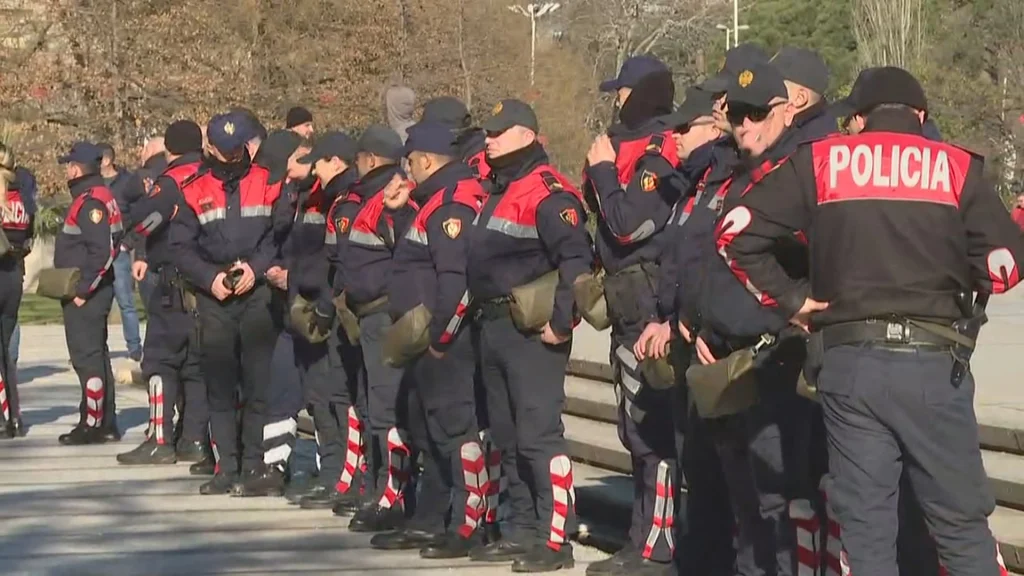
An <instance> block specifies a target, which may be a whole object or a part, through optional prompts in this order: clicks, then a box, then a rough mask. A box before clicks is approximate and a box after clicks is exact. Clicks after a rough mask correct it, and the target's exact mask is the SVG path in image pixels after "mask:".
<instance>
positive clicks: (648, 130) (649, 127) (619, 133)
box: [608, 116, 668, 142]
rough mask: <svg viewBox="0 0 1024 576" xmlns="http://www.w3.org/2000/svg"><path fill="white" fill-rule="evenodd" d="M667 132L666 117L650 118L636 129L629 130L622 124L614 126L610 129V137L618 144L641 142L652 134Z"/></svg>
mask: <svg viewBox="0 0 1024 576" xmlns="http://www.w3.org/2000/svg"><path fill="white" fill-rule="evenodd" d="M665 130H668V125H666V124H665V120H664V117H663V116H662V117H657V118H649V119H647V120H645V121H644V122H643V123H642V124H640V125H639V126H637V127H635V128H629V127H628V126H626V125H625V124H623V123H621V122H619V123H617V124H612V125H611V126H610V127H609V128H608V137H609V138H613V139H615V140H616V141H618V142H628V141H630V140H639V139H641V138H644V137H646V136H650V135H651V134H658V133H661V132H664V131H665Z"/></svg>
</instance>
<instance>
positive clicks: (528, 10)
mask: <svg viewBox="0 0 1024 576" xmlns="http://www.w3.org/2000/svg"><path fill="white" fill-rule="evenodd" d="M561 7H562V5H561V4H559V3H558V2H545V3H543V4H532V3H531V4H527V5H526V6H520V5H518V4H513V5H511V6H508V9H509V10H511V11H512V12H514V13H516V14H522V15H523V16H526V17H528V18H529V19H530V86H533V76H534V69H535V68H536V65H537V19H538V18H540V17H541V16H546V15H548V14H551V13H552V12H554V11H555V10H558V9H559V8H561Z"/></svg>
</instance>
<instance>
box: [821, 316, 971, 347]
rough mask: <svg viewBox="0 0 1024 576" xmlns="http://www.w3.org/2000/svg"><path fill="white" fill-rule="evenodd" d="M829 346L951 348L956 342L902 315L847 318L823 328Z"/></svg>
mask: <svg viewBox="0 0 1024 576" xmlns="http://www.w3.org/2000/svg"><path fill="white" fill-rule="evenodd" d="M821 337H822V340H823V342H824V345H825V349H826V350H828V349H829V348H835V347H836V346H847V345H851V344H868V345H873V346H881V347H887V348H888V347H891V348H897V349H907V348H933V349H935V348H949V347H951V346H953V344H954V343H953V342H952V341H950V340H949V339H947V338H943V337H942V336H939V335H937V334H932V333H931V332H928V331H926V330H923V329H921V328H919V327H917V326H914V325H913V324H911V323H910V322H908V321H906V320H901V319H893V320H864V321H860V322H844V323H842V324H834V325H832V326H827V327H825V328H823V329H822V330H821Z"/></svg>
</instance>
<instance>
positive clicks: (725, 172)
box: [698, 134, 740, 183]
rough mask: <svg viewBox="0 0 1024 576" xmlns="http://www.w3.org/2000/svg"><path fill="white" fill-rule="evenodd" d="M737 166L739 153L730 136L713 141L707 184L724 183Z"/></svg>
mask: <svg viewBox="0 0 1024 576" xmlns="http://www.w3.org/2000/svg"><path fill="white" fill-rule="evenodd" d="M739 165H740V153H739V149H738V148H737V147H736V141H735V140H734V139H733V137H732V134H726V135H725V136H722V137H721V138H719V139H718V140H715V141H714V142H712V149H711V173H710V174H708V179H707V181H708V183H717V182H724V181H725V180H726V179H727V178H729V177H730V176H732V175H733V173H734V172H736V170H737V167H738V166H739ZM698 178H699V176H698Z"/></svg>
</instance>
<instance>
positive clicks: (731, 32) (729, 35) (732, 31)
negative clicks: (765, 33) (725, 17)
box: [715, 24, 750, 51]
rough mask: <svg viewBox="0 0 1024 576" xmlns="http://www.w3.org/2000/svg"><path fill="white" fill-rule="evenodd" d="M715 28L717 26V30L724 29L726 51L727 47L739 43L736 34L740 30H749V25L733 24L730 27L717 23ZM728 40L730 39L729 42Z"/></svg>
mask: <svg viewBox="0 0 1024 576" xmlns="http://www.w3.org/2000/svg"><path fill="white" fill-rule="evenodd" d="M715 28H717V29H719V30H724V31H725V49H726V51H728V50H729V48H732V47H733V46H739V45H740V43H739V40H738V36H737V35H738V34H739V31H740V30H750V26H748V25H746V24H744V25H742V26H737V25H734V26H733V27H732V28H730V27H728V26H726V25H725V24H718V25H716V26H715ZM730 40H731V42H730Z"/></svg>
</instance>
